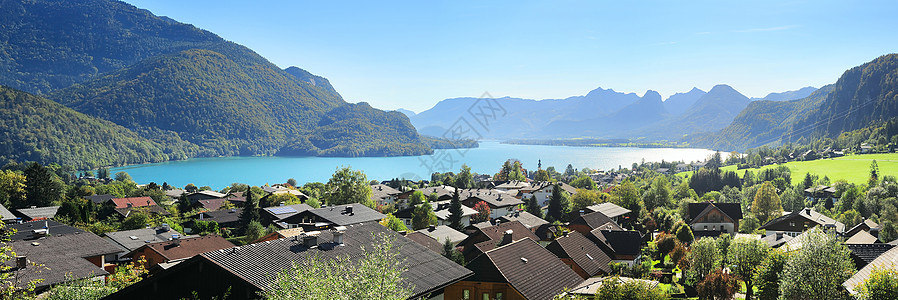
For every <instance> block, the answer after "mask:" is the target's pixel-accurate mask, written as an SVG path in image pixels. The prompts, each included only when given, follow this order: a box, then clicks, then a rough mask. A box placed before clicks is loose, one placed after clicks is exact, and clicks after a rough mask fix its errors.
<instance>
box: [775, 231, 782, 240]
mask: <svg viewBox="0 0 898 300" xmlns="http://www.w3.org/2000/svg"><path fill="white" fill-rule="evenodd" d="M782 238H783V232H782V231H777V232H776V239H777V240H780V239H782Z"/></svg>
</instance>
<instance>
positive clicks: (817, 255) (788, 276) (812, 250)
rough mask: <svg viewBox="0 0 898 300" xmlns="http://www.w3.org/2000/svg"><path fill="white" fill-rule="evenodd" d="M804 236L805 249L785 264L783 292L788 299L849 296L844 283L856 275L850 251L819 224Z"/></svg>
mask: <svg viewBox="0 0 898 300" xmlns="http://www.w3.org/2000/svg"><path fill="white" fill-rule="evenodd" d="M796 238H801V239H802V241H801V249H799V250H798V251H797V252H795V254H794V255H792V256H790V257H789V259H788V260H787V261H786V265H785V266H784V267H783V275H782V279H781V283H780V295H781V297H782V298H785V299H848V297H849V296H848V294H847V292H846V291H845V289H844V288H843V287H842V283H843V282H845V280H847V279H848V278H850V277H851V276H852V275H854V272H855V268H854V263H853V262H852V260H851V256H850V251H849V250H848V248H846V247H845V246H844V245H842V243H841V241H840V239H839V238H838V237H837V236H835V235H834V234H830V233H826V232H823V230H821V229H820V228H819V227H814V228H811V229H810V230H808V231H807V232H806V233H805V234H804V235H803V236H800V237H796Z"/></svg>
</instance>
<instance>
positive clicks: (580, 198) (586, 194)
mask: <svg viewBox="0 0 898 300" xmlns="http://www.w3.org/2000/svg"><path fill="white" fill-rule="evenodd" d="M601 194H602V192H600V191H594V190H584V189H578V190H577V193H575V194H574V195H572V196H571V211H580V210H582V209H584V208H587V207H589V206H591V205H595V204H598V203H601V202H602V198H601V196H600V195H601Z"/></svg>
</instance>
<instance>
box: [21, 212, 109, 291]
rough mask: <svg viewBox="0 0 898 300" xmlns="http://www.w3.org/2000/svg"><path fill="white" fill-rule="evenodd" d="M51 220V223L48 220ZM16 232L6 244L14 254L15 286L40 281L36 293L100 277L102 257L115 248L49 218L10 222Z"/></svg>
mask: <svg viewBox="0 0 898 300" xmlns="http://www.w3.org/2000/svg"><path fill="white" fill-rule="evenodd" d="M51 222H52V223H54V224H53V225H51V224H50V223H51ZM9 228H14V229H17V230H18V232H17V233H16V234H15V235H14V236H13V238H12V240H11V241H10V242H9V243H8V245H9V246H10V247H12V251H14V252H15V253H16V256H17V257H14V258H13V259H11V261H10V263H11V264H12V265H11V266H12V267H13V268H12V269H10V270H9V272H13V273H15V274H14V275H13V276H15V278H16V279H17V283H16V285H17V287H19V288H24V287H25V286H26V285H27V283H28V282H29V281H32V280H38V279H39V280H42V281H41V282H39V283H37V285H36V287H35V291H36V292H41V291H43V290H46V289H47V288H49V287H50V286H53V285H56V284H60V283H63V282H67V281H71V280H79V279H92V278H98V279H102V278H103V276H105V275H107V274H109V273H108V272H107V271H106V269H105V268H110V269H111V268H112V267H114V265H109V264H107V263H106V260H105V257H106V256H107V255H110V254H114V253H117V252H119V251H120V250H119V248H118V247H116V246H114V245H112V244H110V243H109V242H108V241H106V240H104V239H102V238H100V237H99V236H97V235H95V234H93V233H90V232H85V231H83V230H80V229H77V228H74V227H70V226H66V225H62V224H59V223H56V222H53V221H35V222H28V223H22V224H15V225H10V226H9Z"/></svg>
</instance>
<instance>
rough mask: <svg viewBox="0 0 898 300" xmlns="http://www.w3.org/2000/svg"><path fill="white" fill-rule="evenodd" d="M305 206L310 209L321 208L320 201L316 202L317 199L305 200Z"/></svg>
mask: <svg viewBox="0 0 898 300" xmlns="http://www.w3.org/2000/svg"><path fill="white" fill-rule="evenodd" d="M306 205H308V206H311V207H312V208H321V201H318V198H309V200H306Z"/></svg>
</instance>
